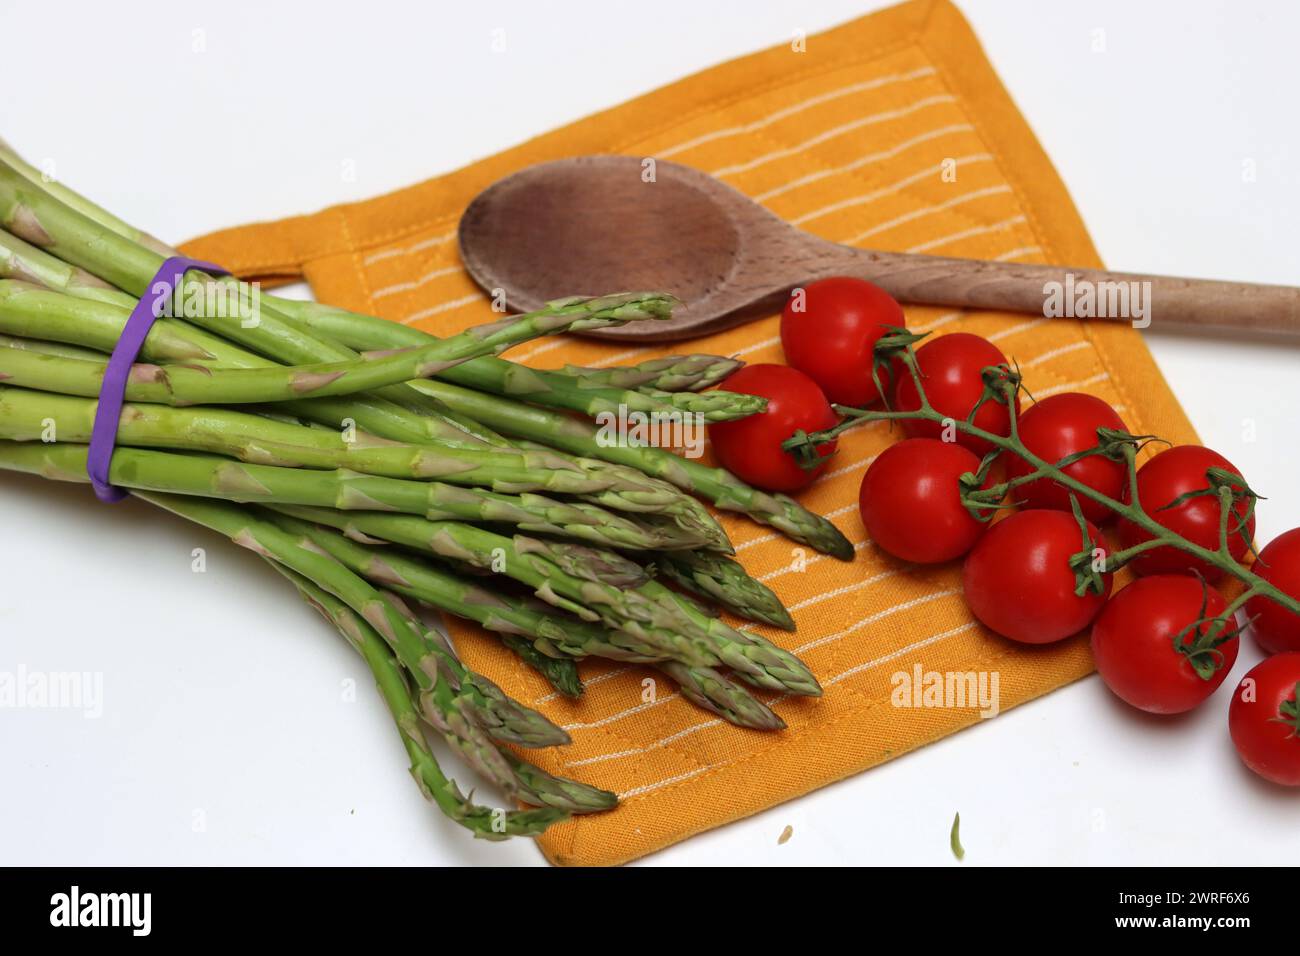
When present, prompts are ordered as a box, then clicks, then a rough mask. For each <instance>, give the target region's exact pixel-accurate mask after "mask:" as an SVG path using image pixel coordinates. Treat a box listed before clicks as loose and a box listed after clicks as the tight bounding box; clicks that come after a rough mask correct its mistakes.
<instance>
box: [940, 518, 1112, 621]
mask: <svg viewBox="0 0 1300 956" xmlns="http://www.w3.org/2000/svg"><path fill="white" fill-rule="evenodd" d="M1088 537H1089V540H1090V541H1091V542H1092V543H1093V551H1094V554H1093V556H1092V557H1091V559H1090V561H1089V569H1091V568H1093V567H1096V568H1097V570H1096V571H1095V572H1092V573H1094V574H1095V576H1096V579H1097V580H1098V582H1099V584H1100V587H1101V590H1100V593H1098V592H1097V591H1094V590H1093V589H1092V588H1091V587H1089V588H1088V589H1086V590H1085V591H1084V593H1083V595H1082V596H1080V595H1078V594H1076V593H1075V571H1074V569H1073V568H1071V567H1070V559H1071V558H1072V557H1073V556H1074V555H1076V554H1079V553H1080V552H1082V551H1083V550H1084V541H1083V533H1082V531H1081V530H1080V528H1079V523H1078V521H1076V520H1075V518H1074V516H1073V515H1069V514H1066V513H1065V512H1063V511H1050V510H1032V511H1019V512H1017V513H1015V514H1013V515H1011V516H1010V517H1008V518H1006V519H1004V520H1002V521H999V522H998V523H997V524H995V525H993V527H991V528H989V530H988V531H986V532H985V533H984V536H983V537H982V538H980V539H979V541H978V542H977V543H976V545H975V548H974V550H972V551H971V553H970V554H968V555H967V556H966V564H965V566H964V567H963V568H962V587H963V590H964V591H965V595H966V603H967V605H969V607H970V609H971V612H972V613H973V614H974V615H975V616H976V617H977V618H979V620H980V621H981V622H982V623H983V624H984V625H985V626H986V627H988V628H989V629H990V630H993V631H996V632H997V633H999V634H1001V635H1002V636H1003V637H1009V638H1011V639H1012V640H1015V641H1020V642H1022V643H1025V644H1050V643H1051V642H1052V641H1059V640H1062V639H1063V638H1067V637H1069V636H1070V635H1072V634H1077V633H1079V632H1080V631H1082V630H1083V629H1084V628H1085V627H1087V626H1088V625H1089V624H1090V623H1091V622H1092V619H1093V618H1094V617H1096V616H1097V614H1098V612H1100V611H1101V608H1102V605H1103V604H1105V603H1106V598H1107V597H1108V596H1109V595H1110V589H1111V583H1112V582H1111V575H1110V573H1109V572H1107V571H1104V570H1101V568H1104V567H1105V560H1104V559H1105V554H1106V546H1105V542H1103V541H1102V539H1101V535H1100V534H1099V533H1098V531H1097V529H1096V528H1095V527H1094V526H1093V525H1092V524H1089V525H1088Z"/></svg>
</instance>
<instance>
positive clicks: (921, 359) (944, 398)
mask: <svg viewBox="0 0 1300 956" xmlns="http://www.w3.org/2000/svg"><path fill="white" fill-rule="evenodd" d="M1006 364H1007V357H1006V356H1005V355H1003V354H1002V352H1001V350H1000V349H999V348H998V347H997V346H996V345H994V344H993V343H992V342H990V341H989V340H988V339H985V338H981V337H980V336H978V335H972V334H971V333H969V332H952V333H950V334H948V335H943V336H940V337H939V338H936V339H933V340H931V341H929V342H927V343H925V344H924V345H922V346H921V347H920V348H919V349H917V350H916V366H917V371H918V372H920V375H921V387H922V388H924V389H925V397H926V398H927V399H929V402H930V407H931V408H933V409H934V410H935V411H936V412H938V413H939V414H941V415H944V416H945V417H947V418H951V419H954V420H956V421H961V422H964V421H966V420H967V419H968V418H970V413H971V411H972V410H973V409H974V408H975V406H976V405H977V404H979V402H980V399H981V398H982V397H983V396H984V375H983V373H984V369H986V368H990V367H993V366H999V365H1006ZM894 379H895V381H894V390H893V398H892V402H891V407H892V408H894V409H895V410H896V411H903V412H913V411H916V410H917V409H918V408H920V407H921V396H920V394H919V393H918V392H917V388H916V381H915V379H913V378H912V375H911V373H910V372H909V371H908V370H907V369H901V370H899V371H898V373H897V374H896V375H895V376H894ZM1015 402H1016V408H1017V410H1018V409H1019V408H1020V397H1019V396H1017V397H1016V400H1015ZM973 424H974V425H975V426H976V427H977V428H981V429H983V430H984V431H986V432H991V433H992V434H994V435H1003V436H1006V435H1009V434H1011V414H1010V412H1009V411H1008V409H1007V406H1006V405H1003V404H1002V403H1001V402H999V401H997V400H995V399H993V398H991V397H990V398H988V399H987V400H986V401H985V402H984V404H982V405H980V407H979V411H977V412H976V413H975V419H974V422H973ZM903 431H905V432H907V434H908V435H910V436H912V437H913V438H942V437H943V433H944V427H943V425H941V424H940V423H939V422H932V421H926V420H924V419H907V420H904V421H903ZM953 440H954V441H955V442H956V443H957V444H959V445H962V446H963V447H965V448H969V449H970V450H971V451H973V452H974V453H975V454H977V455H984V454H986V453H987V452H988V451H989V450H990V449H991V448H992V447H993V446H992V445H991V444H990V443H989V442H988V441H986V440H985V439H983V438H977V437H975V436H973V435H965V434H962V433H961V432H955V435H954V437H953Z"/></svg>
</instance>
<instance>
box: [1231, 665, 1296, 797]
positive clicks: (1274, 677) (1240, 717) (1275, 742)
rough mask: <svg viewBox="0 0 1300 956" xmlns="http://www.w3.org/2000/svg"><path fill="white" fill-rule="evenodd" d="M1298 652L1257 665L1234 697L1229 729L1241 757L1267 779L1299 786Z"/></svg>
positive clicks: (1286, 784)
mask: <svg viewBox="0 0 1300 956" xmlns="http://www.w3.org/2000/svg"><path fill="white" fill-rule="evenodd" d="M1297 693H1300V654H1297V653H1295V652H1291V653H1287V654H1275V655H1273V656H1272V657H1269V658H1265V659H1264V660H1263V661H1261V662H1260V663H1258V664H1256V665H1255V667H1254V669H1252V670H1251V671H1250V672H1249V673H1248V674H1247V675H1246V676H1245V677H1243V678H1242V679H1241V683H1240V684H1238V685H1237V690H1236V692H1235V693H1234V694H1233V695H1232V704H1231V705H1230V706H1229V707H1228V732H1229V733H1231V734H1232V745H1233V746H1234V747H1236V748H1237V755H1238V756H1240V757H1241V759H1242V762H1243V763H1245V764H1246V766H1247V767H1249V768H1250V769H1251V770H1253V771H1255V773H1257V774H1259V775H1260V776H1261V777H1263V778H1264V779H1265V780H1271V781H1273V782H1274V783H1280V784H1282V785H1283V786H1284V787H1300V716H1297V704H1296V695H1297Z"/></svg>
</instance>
